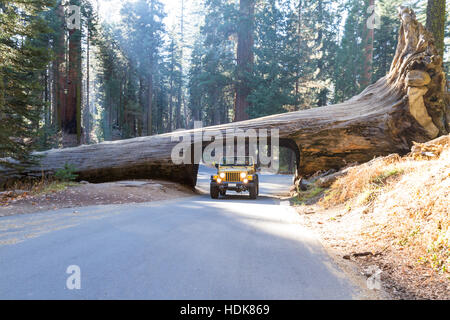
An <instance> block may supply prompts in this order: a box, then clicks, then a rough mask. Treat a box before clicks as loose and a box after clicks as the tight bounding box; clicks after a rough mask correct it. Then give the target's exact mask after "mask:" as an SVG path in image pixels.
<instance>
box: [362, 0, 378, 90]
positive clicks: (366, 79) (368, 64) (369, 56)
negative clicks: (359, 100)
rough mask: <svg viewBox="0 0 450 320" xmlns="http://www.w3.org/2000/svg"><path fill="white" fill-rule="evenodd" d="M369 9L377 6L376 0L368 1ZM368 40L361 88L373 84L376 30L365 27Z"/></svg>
mask: <svg viewBox="0 0 450 320" xmlns="http://www.w3.org/2000/svg"><path fill="white" fill-rule="evenodd" d="M368 4H369V7H370V6H375V0H368ZM365 32H366V39H365V43H364V44H365V45H364V68H363V76H362V81H361V86H362V87H363V88H364V87H367V86H368V85H369V84H371V83H372V62H373V39H374V29H373V28H371V27H369V26H368V25H367V24H366V25H365Z"/></svg>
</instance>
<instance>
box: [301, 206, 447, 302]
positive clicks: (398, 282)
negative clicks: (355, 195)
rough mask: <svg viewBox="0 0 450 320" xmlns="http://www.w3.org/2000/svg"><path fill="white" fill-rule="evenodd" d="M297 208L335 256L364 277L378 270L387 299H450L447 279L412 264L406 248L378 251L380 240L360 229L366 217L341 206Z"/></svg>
mask: <svg viewBox="0 0 450 320" xmlns="http://www.w3.org/2000/svg"><path fill="white" fill-rule="evenodd" d="M297 211H298V213H299V214H300V217H301V218H302V222H303V224H304V225H305V226H306V227H308V228H310V229H312V230H314V231H315V232H316V233H317V234H318V235H319V237H320V238H321V241H322V244H323V245H324V247H326V248H327V249H328V250H329V251H330V252H331V253H333V254H332V255H333V256H334V257H335V259H341V260H342V261H348V262H353V263H355V264H356V265H357V266H358V269H359V272H361V274H363V275H365V276H366V277H367V278H369V277H370V276H372V275H373V273H374V271H375V270H380V271H381V277H380V278H381V279H380V280H381V283H382V290H383V291H385V292H387V293H388V294H389V295H390V297H391V298H393V299H399V300H416V299H419V300H422V299H426V300H428V299H433V300H436V299H438V300H448V299H450V280H449V279H447V278H446V276H445V275H440V274H438V273H436V272H434V271H432V270H430V268H428V267H425V266H423V267H421V266H420V265H417V264H414V265H413V264H412V263H411V259H410V257H409V254H408V252H406V250H407V249H401V248H399V247H394V246H389V245H388V246H386V247H385V248H384V250H380V242H379V241H377V240H376V239H373V238H371V237H369V236H367V235H365V234H364V232H362V231H363V230H364V229H365V228H364V227H363V225H365V224H367V223H368V222H369V219H370V217H368V216H366V215H364V214H358V213H357V212H353V213H350V214H345V213H344V212H345V208H344V207H340V208H334V209H329V210H324V209H323V208H321V207H320V206H319V205H304V206H300V207H298V208H297ZM365 220H367V221H365ZM338 262H339V261H338Z"/></svg>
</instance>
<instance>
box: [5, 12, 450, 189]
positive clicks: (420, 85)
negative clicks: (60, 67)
mask: <svg viewBox="0 0 450 320" xmlns="http://www.w3.org/2000/svg"><path fill="white" fill-rule="evenodd" d="M399 16H400V19H401V23H402V24H401V29H400V34H399V41H398V47H397V51H396V54H395V57H394V60H393V62H392V66H391V70H390V72H389V74H388V75H387V76H386V77H384V78H382V79H380V80H379V81H378V82H376V83H375V84H373V85H371V86H369V87H368V88H367V89H365V90H364V91H363V92H362V93H361V94H360V95H358V96H356V97H354V98H352V99H350V100H348V101H346V102H344V103H342V104H338V105H332V106H326V107H321V108H314V109H309V110H302V111H298V112H291V113H285V114H280V115H274V116H269V117H264V118H259V119H254V120H249V121H244V122H238V123H232V124H226V125H220V126H215V127H209V128H203V129H197V130H189V131H185V132H184V134H189V135H190V136H192V141H193V142H198V141H197V139H198V138H196V136H199V135H198V132H199V130H202V131H203V132H204V133H208V132H212V131H217V130H220V131H221V132H225V131H226V130H227V129H242V130H247V129H256V130H258V129H279V134H280V138H281V142H282V143H281V144H282V145H285V146H288V147H290V148H292V149H297V150H295V151H296V152H297V159H298V160H299V161H298V176H303V175H309V174H313V173H314V172H316V171H320V170H329V169H339V168H342V167H344V166H346V165H347V164H350V163H355V162H358V163H363V162H366V161H369V160H371V159H373V158H374V157H376V156H384V155H388V154H391V153H399V154H406V153H408V152H409V150H410V149H411V146H412V144H413V141H415V142H425V141H428V140H430V139H433V138H436V137H437V136H439V135H444V134H448V132H449V119H450V111H449V106H448V105H446V103H445V102H444V101H445V96H444V95H445V92H446V91H445V90H446V88H445V86H446V79H445V74H444V72H443V62H442V58H441V57H440V56H439V55H438V52H437V50H436V47H435V45H434V43H433V41H434V40H433V38H432V35H431V34H430V33H429V32H428V31H426V30H425V28H424V27H423V26H422V25H421V24H420V23H418V22H417V20H416V18H415V14H414V12H412V11H411V10H410V9H407V8H401V9H400V14H399ZM196 133H197V135H196ZM177 135H180V132H177V133H170V134H163V135H157V136H150V137H140V138H135V139H129V140H122V141H115V142H105V143H101V144H97V145H89V146H80V147H76V148H68V149H61V150H50V151H47V152H42V153H38V154H37V155H39V156H40V157H41V161H40V164H39V165H35V166H31V167H28V168H26V169H25V170H23V171H21V172H19V171H17V170H13V169H5V168H3V169H0V173H1V175H0V185H5V184H6V183H8V182H10V181H13V180H15V179H18V178H23V177H26V176H40V175H42V174H51V173H53V172H55V171H56V170H58V169H61V168H63V167H64V165H65V164H66V163H70V164H72V165H73V166H74V167H75V168H76V169H77V171H78V174H79V178H80V179H82V180H87V181H91V182H103V181H113V180H119V179H131V178H165V179H169V180H173V181H178V182H183V183H186V184H190V185H195V183H196V178H197V171H198V165H194V164H178V165H177V164H175V163H174V162H173V161H172V160H171V153H172V149H173V147H174V146H175V145H176V144H177V142H174V141H172V138H173V137H174V136H177ZM200 136H201V135H200ZM200 139H201V138H200Z"/></svg>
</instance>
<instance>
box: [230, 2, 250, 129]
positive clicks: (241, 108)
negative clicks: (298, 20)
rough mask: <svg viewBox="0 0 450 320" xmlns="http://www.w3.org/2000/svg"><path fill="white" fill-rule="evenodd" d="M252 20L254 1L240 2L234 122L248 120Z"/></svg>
mask: <svg viewBox="0 0 450 320" xmlns="http://www.w3.org/2000/svg"><path fill="white" fill-rule="evenodd" d="M254 19H255V0H240V4H239V19H238V32H237V37H238V44H237V55H236V58H237V70H236V73H237V79H236V100H235V107H234V121H242V120H246V119H248V113H247V108H248V106H249V102H248V100H247V99H248V96H249V95H250V92H251V88H250V87H249V86H248V78H249V74H251V72H252V68H253V58H254V56H253V43H254V38H253V37H254V35H253V33H254Z"/></svg>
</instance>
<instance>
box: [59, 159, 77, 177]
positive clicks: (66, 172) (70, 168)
mask: <svg viewBox="0 0 450 320" xmlns="http://www.w3.org/2000/svg"><path fill="white" fill-rule="evenodd" d="M75 172H76V168H75V166H74V165H72V164H69V163H66V164H65V165H64V168H63V169H59V170H58V171H56V173H55V178H56V179H58V180H60V181H74V180H75V179H76V178H78V175H77V174H75Z"/></svg>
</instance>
